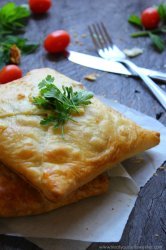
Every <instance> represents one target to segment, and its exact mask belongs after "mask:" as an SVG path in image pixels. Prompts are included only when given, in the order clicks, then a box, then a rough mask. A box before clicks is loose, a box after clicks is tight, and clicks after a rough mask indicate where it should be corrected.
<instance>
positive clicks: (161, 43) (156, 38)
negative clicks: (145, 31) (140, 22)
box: [149, 32, 165, 52]
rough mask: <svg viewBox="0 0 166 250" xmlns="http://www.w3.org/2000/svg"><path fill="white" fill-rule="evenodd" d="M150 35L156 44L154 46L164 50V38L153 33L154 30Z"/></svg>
mask: <svg viewBox="0 0 166 250" xmlns="http://www.w3.org/2000/svg"><path fill="white" fill-rule="evenodd" d="M149 37H150V38H151V41H152V43H153V45H154V47H155V48H156V49H157V50H158V51H159V52H162V51H163V50H164V49H165V43H164V40H163V39H162V38H161V37H160V36H158V35H155V34H153V33H152V32H149Z"/></svg>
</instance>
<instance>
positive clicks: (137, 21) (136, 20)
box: [128, 15, 142, 27]
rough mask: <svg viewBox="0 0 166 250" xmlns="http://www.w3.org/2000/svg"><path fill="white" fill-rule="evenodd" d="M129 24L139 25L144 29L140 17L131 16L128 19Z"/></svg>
mask: <svg viewBox="0 0 166 250" xmlns="http://www.w3.org/2000/svg"><path fill="white" fill-rule="evenodd" d="M128 22H129V23H131V24H134V25H137V26H139V27H142V23H141V18H140V17H139V16H136V15H131V16H130V17H129V18H128Z"/></svg>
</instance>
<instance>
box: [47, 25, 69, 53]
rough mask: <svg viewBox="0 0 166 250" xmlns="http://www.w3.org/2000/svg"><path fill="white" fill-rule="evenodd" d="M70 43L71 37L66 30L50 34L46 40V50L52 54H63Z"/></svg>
mask: <svg viewBox="0 0 166 250" xmlns="http://www.w3.org/2000/svg"><path fill="white" fill-rule="evenodd" d="M69 43H70V35H69V34H68V33H67V32H66V31H64V30H57V31H54V32H52V33H51V34H49V35H48V36H47V37H46V38H45V40H44V48H45V49H46V50H47V51H48V52H50V53H58V52H62V51H64V50H65V49H66V47H67V46H68V45H69Z"/></svg>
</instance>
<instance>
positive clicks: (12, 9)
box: [0, 2, 38, 68]
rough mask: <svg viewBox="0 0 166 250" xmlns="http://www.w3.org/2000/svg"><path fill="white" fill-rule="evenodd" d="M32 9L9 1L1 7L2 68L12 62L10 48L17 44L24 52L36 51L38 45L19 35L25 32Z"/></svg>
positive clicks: (0, 64) (0, 51) (0, 57)
mask: <svg viewBox="0 0 166 250" xmlns="http://www.w3.org/2000/svg"><path fill="white" fill-rule="evenodd" d="M29 17H30V10H29V9H28V8H27V7H26V6H24V5H20V6H17V5H16V4H15V3H13V2H9V3H7V4H5V5H4V6H3V7H1V8H0V68H1V67H3V66H4V65H5V64H8V63H9V62H10V49H11V47H12V46H13V45H16V46H17V47H18V49H20V51H21V52H22V54H30V53H32V52H34V51H35V50H36V49H37V47H38V45H37V44H28V39H26V38H22V37H19V36H18V34H22V33H23V32H25V26H26V23H27V20H28V18H29Z"/></svg>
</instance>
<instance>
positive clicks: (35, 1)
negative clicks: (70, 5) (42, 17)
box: [29, 0, 52, 14]
mask: <svg viewBox="0 0 166 250" xmlns="http://www.w3.org/2000/svg"><path fill="white" fill-rule="evenodd" d="M51 5H52V0H29V6H30V9H31V11H32V12H34V13H37V14H42V13H45V12H47V11H48V10H49V8H50V7H51Z"/></svg>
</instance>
